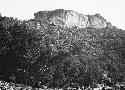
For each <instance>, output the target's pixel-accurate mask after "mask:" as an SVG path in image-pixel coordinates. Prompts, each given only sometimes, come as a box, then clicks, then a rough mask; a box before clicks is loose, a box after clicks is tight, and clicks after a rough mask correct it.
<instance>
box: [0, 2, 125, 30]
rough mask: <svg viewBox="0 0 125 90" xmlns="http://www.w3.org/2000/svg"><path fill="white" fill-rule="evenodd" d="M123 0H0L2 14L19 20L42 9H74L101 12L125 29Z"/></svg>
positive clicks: (79, 11)
mask: <svg viewBox="0 0 125 90" xmlns="http://www.w3.org/2000/svg"><path fill="white" fill-rule="evenodd" d="M124 4H125V0H0V13H1V15H2V16H7V17H14V18H18V19H21V20H28V19H33V18H34V13H36V12H38V11H44V10H55V9H66V10H74V11H76V12H78V13H82V14H84V15H88V14H89V15H94V14H96V13H99V14H101V16H103V17H104V18H105V19H106V20H107V21H108V22H111V24H112V25H113V26H116V27H118V28H120V29H123V30H125V5H124Z"/></svg>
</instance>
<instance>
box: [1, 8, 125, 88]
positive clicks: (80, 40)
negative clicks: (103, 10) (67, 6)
mask: <svg viewBox="0 0 125 90" xmlns="http://www.w3.org/2000/svg"><path fill="white" fill-rule="evenodd" d="M39 13H40V14H39ZM71 14H72V17H71ZM34 15H35V18H34V19H31V20H28V21H21V20H18V19H14V18H12V17H2V16H1V17H0V79H1V80H4V81H7V82H14V83H21V84H25V85H30V86H32V87H37V88H38V87H43V85H45V86H47V87H48V88H67V87H69V86H70V87H82V86H86V87H88V86H89V85H90V86H93V87H94V86H96V85H97V84H101V83H104V84H105V85H108V86H115V85H116V84H117V83H124V82H125V31H124V30H122V29H118V28H117V27H115V26H113V25H111V23H109V22H107V21H106V20H105V19H104V18H103V17H102V16H101V15H99V14H96V15H83V14H78V13H77V12H75V11H70V10H69V11H68V10H62V9H61V10H60V9H59V10H54V11H40V12H38V13H35V14H34ZM49 16H50V17H49ZM46 17H47V18H46ZM65 17H67V18H70V19H65ZM75 17H76V18H75ZM83 17H86V18H88V19H85V18H83ZM73 18H74V19H73ZM78 18H79V19H78ZM82 19H85V20H84V21H83V20H82ZM59 20H61V21H59ZM72 20H73V21H72ZM80 20H81V21H80ZM86 21H87V22H88V23H89V24H87V23H86ZM100 22H101V23H100ZM87 25H88V26H87Z"/></svg>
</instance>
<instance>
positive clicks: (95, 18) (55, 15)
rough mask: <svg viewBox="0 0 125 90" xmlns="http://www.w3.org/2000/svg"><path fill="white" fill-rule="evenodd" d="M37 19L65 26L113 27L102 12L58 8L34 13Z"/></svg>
mask: <svg viewBox="0 0 125 90" xmlns="http://www.w3.org/2000/svg"><path fill="white" fill-rule="evenodd" d="M34 16H35V19H36V20H41V21H46V20H47V21H49V23H50V24H53V25H58V26H63V27H68V28H72V27H78V28H87V27H92V28H99V29H100V28H105V27H112V25H111V24H110V23H109V22H107V21H106V20H105V19H104V18H103V17H102V16H101V15H100V14H95V15H83V14H80V13H77V12H75V11H73V10H64V9H57V10H54V11H39V12H37V13H35V14H34Z"/></svg>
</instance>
